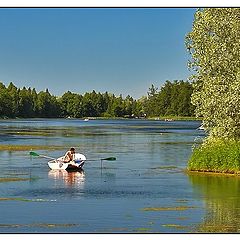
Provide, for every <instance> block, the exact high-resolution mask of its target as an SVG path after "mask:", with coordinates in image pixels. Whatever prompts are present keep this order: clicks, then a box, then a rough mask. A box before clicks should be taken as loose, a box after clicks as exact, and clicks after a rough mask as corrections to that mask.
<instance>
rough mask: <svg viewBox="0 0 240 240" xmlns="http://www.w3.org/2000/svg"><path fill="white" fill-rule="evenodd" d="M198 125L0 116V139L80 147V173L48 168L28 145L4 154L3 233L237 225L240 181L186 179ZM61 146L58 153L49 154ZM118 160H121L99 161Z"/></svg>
mask: <svg viewBox="0 0 240 240" xmlns="http://www.w3.org/2000/svg"><path fill="white" fill-rule="evenodd" d="M199 126H200V122H198V121H173V122H163V121H147V120H90V121H88V122H84V121H82V120H71V119H70V120H63V119H54V120H46V119H35V120H32V119H29V120H2V121H0V145H9V146H15V145H23V146H24V145H37V146H41V149H40V150H36V152H38V153H39V154H43V155H48V156H52V157H59V156H62V155H63V154H64V153H65V151H66V150H67V149H68V148H69V147H71V146H74V147H75V148H76V149H77V151H78V152H81V153H84V154H85V155H86V157H87V159H92V160H94V159H96V161H89V162H86V164H85V166H84V172H73V173H68V172H67V171H53V170H50V169H49V168H48V165H47V160H46V159H44V158H32V159H31V158H30V156H29V151H3V150H2V151H0V211H1V215H0V233H5V232H7V233H11V232H14V233H24V232H26V233H32V232H39V233H40V232H44V233H59V232H60V233H61V232H63V233H81V232H84V233H102V232H103V233H107V232H110V233H138V232H157V233H174V232H179V233H181V232H238V231H240V223H239V215H240V191H239V189H240V188H239V187H240V180H239V178H237V177H222V176H221V177H219V176H203V175H196V174H194V175H188V174H186V173H185V172H184V169H185V168H186V165H187V160H188V158H189V156H190V154H191V152H192V147H193V145H194V144H196V143H197V142H198V141H199V140H201V138H203V136H204V133H203V132H202V131H201V130H198V129H197V128H198V127H199ZM51 146H55V148H54V149H53V150H47V149H49V147H51ZM111 156H114V157H116V158H117V161H114V162H108V161H105V162H103V168H102V169H101V165H100V161H99V159H100V158H107V157H111Z"/></svg>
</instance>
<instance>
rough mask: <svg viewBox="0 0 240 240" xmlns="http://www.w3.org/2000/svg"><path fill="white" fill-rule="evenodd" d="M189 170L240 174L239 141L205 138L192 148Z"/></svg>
mask: <svg viewBox="0 0 240 240" xmlns="http://www.w3.org/2000/svg"><path fill="white" fill-rule="evenodd" d="M188 170H189V171H200V172H219V173H233V174H240V141H239V140H224V139H211V140H209V139H207V140H205V142H204V143H203V144H202V145H201V146H199V147H197V148H196V149H194V151H193V153H192V155H191V157H190V159H189V162H188Z"/></svg>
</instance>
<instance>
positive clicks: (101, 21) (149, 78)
mask: <svg viewBox="0 0 240 240" xmlns="http://www.w3.org/2000/svg"><path fill="white" fill-rule="evenodd" d="M194 12H195V9H194V8H90V9H89V8H34V9H32V8H27V9H24V8H15V9H14V8H11V9H7V8H1V9H0V81H2V82H3V83H4V84H5V85H8V84H9V83H10V82H11V81H12V82H13V83H14V84H15V85H16V86H17V87H23V86H26V87H35V88H36V90H37V91H41V90H45V89H46V88H48V89H49V91H50V92H51V93H52V94H54V95H57V96H61V95H62V94H63V93H64V92H66V91H67V90H70V91H72V92H76V93H80V94H83V93H85V92H89V91H92V90H95V91H97V92H98V91H100V92H105V91H108V92H111V93H114V94H116V95H119V94H123V96H126V95H128V94H129V95H131V96H133V97H134V98H139V97H141V96H143V95H146V94H147V91H148V88H149V87H150V85H151V84H152V83H153V84H154V85H155V86H157V87H159V86H161V85H162V84H163V83H164V82H165V81H166V80H176V79H178V80H180V79H183V80H186V79H187V78H188V77H189V75H190V72H189V70H188V69H187V60H188V59H189V56H188V53H187V51H186V49H185V45H184V38H185V35H186V34H187V33H188V32H189V31H191V27H192V22H193V16H194Z"/></svg>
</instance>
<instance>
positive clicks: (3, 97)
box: [0, 81, 194, 118]
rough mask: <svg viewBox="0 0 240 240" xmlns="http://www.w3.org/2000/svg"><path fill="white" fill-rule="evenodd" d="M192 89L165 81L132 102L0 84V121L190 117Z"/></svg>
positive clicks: (101, 95)
mask: <svg viewBox="0 0 240 240" xmlns="http://www.w3.org/2000/svg"><path fill="white" fill-rule="evenodd" d="M191 94H192V85H191V83H189V82H187V81H186V82H184V81H174V82H170V81H167V82H166V83H165V84H164V85H163V86H162V87H161V88H160V90H158V88H156V87H155V86H154V85H152V86H151V87H150V88H149V91H148V93H147V96H144V97H142V98H140V99H137V100H136V99H134V98H133V97H131V96H130V95H128V96H127V97H125V98H123V96H122V95H120V96H115V95H114V94H112V93H108V92H105V93H100V92H98V93H97V92H95V91H94V90H93V91H92V92H87V93H85V94H83V95H81V94H78V93H72V92H70V91H67V92H65V93H64V94H63V95H62V96H61V97H57V96H54V95H52V94H51V93H50V92H49V90H48V89H46V90H45V91H40V92H37V91H36V89H35V88H30V87H29V88H26V87H23V88H17V87H16V86H15V85H14V84H13V83H12V82H11V83H10V84H9V85H8V86H5V85H4V84H3V83H1V82H0V117H1V118H16V117H19V118H34V117H39V118H40V117H44V118H57V117H73V118H83V117H128V118H135V117H151V116H169V115H172V116H193V115H194V107H193V105H192V104H191V102H190V96H191Z"/></svg>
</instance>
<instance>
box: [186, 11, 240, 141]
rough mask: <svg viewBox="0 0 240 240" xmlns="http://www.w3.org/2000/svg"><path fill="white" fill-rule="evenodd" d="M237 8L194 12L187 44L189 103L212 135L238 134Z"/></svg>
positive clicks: (239, 24) (239, 63)
mask: <svg viewBox="0 0 240 240" xmlns="http://www.w3.org/2000/svg"><path fill="white" fill-rule="evenodd" d="M239 39H240V9H239V8H206V9H199V10H198V11H197V12H196V14H195V19H194V22H193V28H192V31H191V32H190V33H189V34H188V35H187V38H186V46H187V49H188V50H189V52H190V54H191V60H190V62H189V67H190V68H191V69H192V70H193V71H194V74H193V75H192V77H191V78H192V80H193V83H194V84H193V88H194V91H193V95H192V103H193V104H194V105H195V106H196V115H197V116H203V119H204V121H203V124H204V127H205V128H206V129H207V130H208V131H209V133H210V136H209V137H210V138H211V137H221V138H225V139H233V138H234V139H235V138H237V139H239V137H240V41H239Z"/></svg>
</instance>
